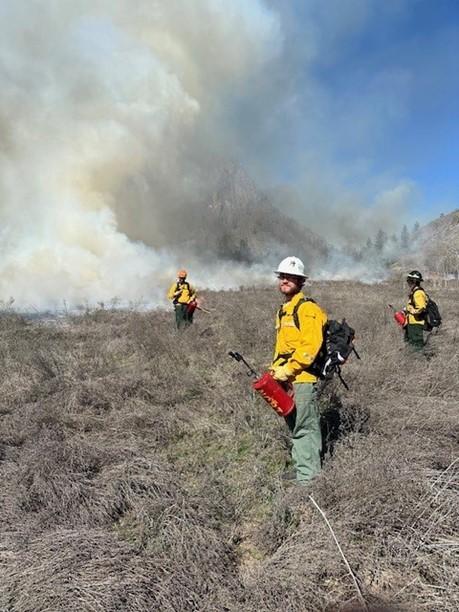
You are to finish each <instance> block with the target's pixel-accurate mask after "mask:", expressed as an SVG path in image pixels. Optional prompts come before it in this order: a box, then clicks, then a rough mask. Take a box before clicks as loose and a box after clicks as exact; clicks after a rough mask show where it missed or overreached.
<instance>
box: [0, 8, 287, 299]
mask: <svg viewBox="0 0 459 612" xmlns="http://www.w3.org/2000/svg"><path fill="white" fill-rule="evenodd" d="M0 19H1V23H2V26H1V37H0V77H1V83H2V87H1V88H0V130H1V135H2V138H1V143H0V221H1V225H0V232H1V233H0V252H1V257H0V299H2V300H5V299H7V298H9V297H10V296H13V297H14V298H15V300H16V303H17V304H19V305H23V306H24V307H28V306H31V305H33V306H35V307H36V308H43V307H49V306H52V305H54V304H58V303H59V302H61V301H62V300H66V301H67V302H69V303H71V304H75V303H78V302H81V301H85V300H87V301H90V302H95V301H98V300H109V299H110V298H113V297H115V296H118V297H119V298H121V299H131V300H134V301H135V300H138V299H141V298H142V299H145V300H147V301H149V302H151V303H158V302H159V301H160V299H161V297H160V296H162V295H163V292H164V287H165V284H167V282H168V281H170V280H171V278H173V277H174V275H175V270H176V268H177V267H178V266H183V265H184V263H186V262H184V261H183V254H181V253H180V249H179V248H177V249H171V247H170V242H171V240H170V239H171V238H173V239H174V240H177V241H179V244H180V241H182V242H186V224H185V225H183V224H182V225H180V219H181V212H182V211H184V210H186V207H187V206H192V205H193V202H194V201H196V200H197V199H199V198H200V197H201V194H202V193H203V190H204V188H205V171H204V169H205V167H206V162H207V161H208V160H209V159H212V157H213V156H215V155H216V154H217V152H218V153H219V154H223V153H225V152H223V151H221V150H220V148H221V146H222V143H224V142H225V139H226V135H225V133H224V132H225V130H226V129H228V128H227V127H226V128H225V126H224V125H221V126H220V122H219V118H220V115H221V112H222V108H223V107H225V106H226V105H228V103H229V102H228V97H229V96H230V95H231V92H233V91H234V90H237V91H238V92H239V93H240V94H241V95H244V92H249V90H250V80H251V79H253V78H255V77H256V74H257V72H258V71H260V70H261V69H262V68H263V66H264V65H265V63H266V62H268V61H269V59H270V58H271V57H272V56H273V54H276V52H277V49H278V48H279V44H280V33H279V27H278V23H277V20H276V18H275V16H274V15H273V14H272V13H271V12H269V11H268V10H267V9H266V8H265V7H264V6H263V5H262V4H261V2H258V1H254V2H250V3H246V2H245V1H244V0H235V1H233V2H231V3H224V2H223V1H222V0H194V1H193V2H187V1H185V0H167V2H166V1H156V2H155V1H152V0H138V1H136V2H135V3H132V2H128V1H127V0H120V1H119V2H116V3H113V2H109V1H108V0H76V1H75V2H60V1H57V0H56V1H53V0H34V1H33V2H32V1H31V2H27V3H25V2H17V1H16V0H4V1H3V2H2V3H1V5H0ZM247 95H249V94H247ZM213 272H214V273H215V282H213V281H212V274H213ZM217 272H218V270H217V268H216V267H214V271H213V270H212V266H209V268H208V270H207V271H206V281H207V283H206V284H207V285H209V284H211V285H212V284H213V285H214V286H215V287H218V286H219V284H220V286H222V285H223V284H224V283H223V281H220V280H219V279H221V275H219V274H217ZM239 274H240V276H241V277H244V278H245V280H247V271H246V270H244V269H243V268H242V267H241V268H240V272H239ZM250 275H251V276H253V277H256V276H257V275H258V272H257V271H256V270H254V271H253V272H251V273H250ZM209 279H210V280H209ZM196 280H198V281H199V280H200V279H199V275H197V278H196ZM238 281H239V277H238V272H237V270H236V271H235V276H234V282H235V283H237V282H238ZM225 283H226V285H228V284H229V283H228V278H227V277H226V279H225Z"/></svg>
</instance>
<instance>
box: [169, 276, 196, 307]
mask: <svg viewBox="0 0 459 612" xmlns="http://www.w3.org/2000/svg"><path fill="white" fill-rule="evenodd" d="M195 297H196V291H195V290H194V289H193V287H192V286H191V285H190V283H189V282H188V281H185V282H180V281H176V282H175V283H173V284H172V285H171V286H170V289H169V291H168V292H167V298H168V299H169V300H172V301H173V303H174V304H188V303H189V302H192V301H193V300H194V299H195Z"/></svg>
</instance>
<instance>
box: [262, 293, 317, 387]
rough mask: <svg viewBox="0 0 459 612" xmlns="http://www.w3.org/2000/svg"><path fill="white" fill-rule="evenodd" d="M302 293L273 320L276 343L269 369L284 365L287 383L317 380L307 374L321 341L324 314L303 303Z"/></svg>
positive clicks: (312, 375)
mask: <svg viewBox="0 0 459 612" xmlns="http://www.w3.org/2000/svg"><path fill="white" fill-rule="evenodd" d="M304 299H305V296H304V294H303V293H302V292H299V293H297V294H296V295H295V296H294V297H293V298H292V299H291V300H289V301H288V302H286V303H285V304H283V306H282V307H281V308H280V309H279V311H278V313H277V317H276V332H277V333H276V344H275V349H274V357H273V363H272V367H276V366H280V365H285V367H286V368H287V369H288V370H289V371H290V372H291V376H292V378H291V381H292V382H296V383H301V382H308V383H313V382H316V381H317V376H315V375H314V374H311V373H309V372H307V371H306V370H307V367H308V366H310V365H311V364H312V363H313V362H314V360H315V358H316V356H317V354H318V353H319V351H320V348H321V346H322V342H323V330H324V326H325V324H326V323H327V315H326V313H325V312H324V311H323V310H322V309H321V308H320V306H318V305H317V304H316V303H315V302H311V301H305V302H303V303H302V304H300V306H299V307H298V309H297V319H298V326H297V324H296V322H295V316H294V313H295V309H296V307H297V305H298V302H300V301H301V300H304Z"/></svg>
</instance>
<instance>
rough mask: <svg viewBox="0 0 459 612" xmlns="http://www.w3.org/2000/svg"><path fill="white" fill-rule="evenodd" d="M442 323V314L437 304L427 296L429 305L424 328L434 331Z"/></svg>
mask: <svg viewBox="0 0 459 612" xmlns="http://www.w3.org/2000/svg"><path fill="white" fill-rule="evenodd" d="M440 325H441V314H440V310H439V309H438V306H437V304H436V303H435V302H434V301H433V300H432V298H430V297H429V296H427V306H426V310H425V323H424V329H425V330H426V331H432V330H433V328H434V327H440Z"/></svg>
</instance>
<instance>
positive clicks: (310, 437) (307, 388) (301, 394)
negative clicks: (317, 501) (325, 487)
mask: <svg viewBox="0 0 459 612" xmlns="http://www.w3.org/2000/svg"><path fill="white" fill-rule="evenodd" d="M293 387H294V390H295V405H296V409H295V410H294V411H293V413H291V414H289V415H288V417H286V419H285V420H286V422H287V425H288V428H289V429H290V431H291V434H292V459H293V463H294V466H295V469H296V479H297V480H298V481H299V482H307V481H308V480H311V479H312V478H314V476H317V474H318V473H319V472H320V467H321V465H320V453H321V451H322V434H321V431H320V414H319V406H318V402H317V389H316V385H315V384H312V383H295V384H294V385H293Z"/></svg>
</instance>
